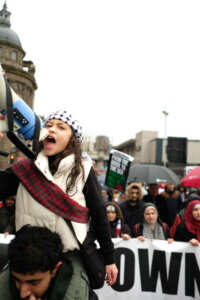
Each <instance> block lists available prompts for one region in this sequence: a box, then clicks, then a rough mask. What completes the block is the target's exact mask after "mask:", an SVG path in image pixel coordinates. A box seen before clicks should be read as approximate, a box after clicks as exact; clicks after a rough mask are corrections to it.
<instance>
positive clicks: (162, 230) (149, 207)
mask: <svg viewBox="0 0 200 300" xmlns="http://www.w3.org/2000/svg"><path fill="white" fill-rule="evenodd" d="M141 218H142V222H141V223H139V224H135V226H134V234H135V236H136V237H137V238H138V239H139V240H140V241H142V242H143V241H144V240H145V239H146V238H147V239H157V240H167V239H168V238H169V227H168V225H167V224H166V223H162V222H161V220H160V218H159V215H158V209H157V207H156V205H154V204H153V203H151V202H149V203H146V204H145V205H144V206H143V208H142V210H141ZM169 242H172V240H169Z"/></svg>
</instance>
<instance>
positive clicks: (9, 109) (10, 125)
mask: <svg viewBox="0 0 200 300" xmlns="http://www.w3.org/2000/svg"><path fill="white" fill-rule="evenodd" d="M4 80H5V85H6V105H7V107H6V109H7V114H8V117H7V119H8V130H9V131H13V121H14V117H13V101H12V92H11V89H10V87H9V85H8V82H7V80H6V78H5V76H4Z"/></svg>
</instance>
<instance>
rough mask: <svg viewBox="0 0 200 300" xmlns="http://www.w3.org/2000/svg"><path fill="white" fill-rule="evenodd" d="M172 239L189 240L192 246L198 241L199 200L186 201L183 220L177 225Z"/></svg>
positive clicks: (197, 244) (199, 237)
mask: <svg viewBox="0 0 200 300" xmlns="http://www.w3.org/2000/svg"><path fill="white" fill-rule="evenodd" d="M174 240H175V241H178V242H189V243H190V244H191V245H193V246H199V243H200V201H199V200H193V201H191V202H189V203H188V205H187V207H186V210H185V214H184V218H183V221H182V222H181V223H180V224H179V225H178V226H177V228H176V231H175V234H174Z"/></svg>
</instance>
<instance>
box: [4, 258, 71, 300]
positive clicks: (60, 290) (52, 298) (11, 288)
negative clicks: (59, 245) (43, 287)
mask: <svg viewBox="0 0 200 300" xmlns="http://www.w3.org/2000/svg"><path fill="white" fill-rule="evenodd" d="M72 273H73V266H72V264H71V262H70V261H69V260H68V259H67V258H64V257H63V260H62V265H61V267H60V268H59V270H58V272H57V274H56V276H55V278H54V279H52V281H51V284H50V287H49V289H48V292H47V294H48V299H49V300H65V299H66V300H68V299H69V295H68V290H67V288H68V286H69V283H70V280H71V277H72ZM0 299H2V300H20V299H21V298H20V297H19V292H18V290H17V288H16V286H15V281H14V278H13V277H12V275H10V274H9V268H8V265H7V266H5V267H4V268H3V269H2V270H1V272H0Z"/></svg>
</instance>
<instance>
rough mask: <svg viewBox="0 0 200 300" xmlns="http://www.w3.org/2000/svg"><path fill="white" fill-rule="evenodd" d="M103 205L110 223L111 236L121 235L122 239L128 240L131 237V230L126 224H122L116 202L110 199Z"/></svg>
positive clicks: (120, 212)
mask: <svg viewBox="0 0 200 300" xmlns="http://www.w3.org/2000/svg"><path fill="white" fill-rule="evenodd" d="M105 206H106V211H107V216H108V221H109V225H110V232H111V237H112V238H119V237H121V238H122V239H123V240H129V239H130V238H131V232H130V229H129V227H128V225H126V224H124V218H123V215H122V211H121V209H120V207H119V205H118V204H117V203H116V202H114V201H111V202H107V203H106V204H105Z"/></svg>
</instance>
